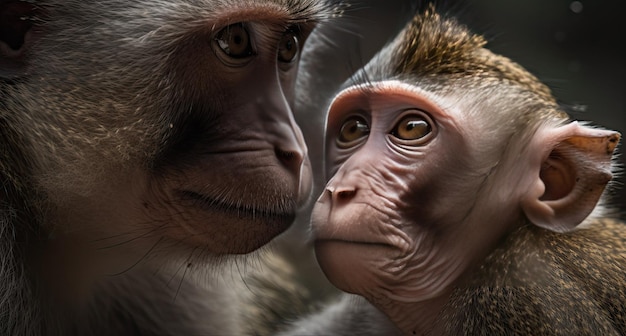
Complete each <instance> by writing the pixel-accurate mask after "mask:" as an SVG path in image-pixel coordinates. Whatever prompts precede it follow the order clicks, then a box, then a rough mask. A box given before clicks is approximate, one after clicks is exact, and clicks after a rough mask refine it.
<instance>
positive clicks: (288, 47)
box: [278, 31, 299, 63]
mask: <svg viewBox="0 0 626 336" xmlns="http://www.w3.org/2000/svg"><path fill="white" fill-rule="evenodd" d="M298 50H299V46H298V38H297V37H296V35H295V34H294V33H293V32H291V31H287V32H286V33H285V35H283V37H282V38H281V39H280V42H279V44H278V60H279V61H281V62H285V63H289V62H291V61H293V60H294V58H296V55H298Z"/></svg>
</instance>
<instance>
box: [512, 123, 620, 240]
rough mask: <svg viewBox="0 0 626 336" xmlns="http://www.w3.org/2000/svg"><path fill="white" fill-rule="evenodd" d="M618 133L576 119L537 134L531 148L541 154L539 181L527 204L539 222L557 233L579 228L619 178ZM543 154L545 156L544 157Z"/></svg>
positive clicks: (536, 169)
mask: <svg viewBox="0 0 626 336" xmlns="http://www.w3.org/2000/svg"><path fill="white" fill-rule="evenodd" d="M619 139H620V134H619V133H618V132H615V131H609V130H602V129H596V128H592V127H588V126H584V125H581V124H579V123H578V122H572V123H570V124H567V125H564V126H560V127H544V128H542V129H540V130H539V131H538V132H537V133H535V135H534V138H533V140H532V141H531V144H530V146H532V147H533V148H530V150H529V152H531V153H536V155H537V156H536V157H535V158H534V159H535V160H534V162H536V163H537V164H536V165H535V166H534V167H533V169H532V171H530V172H529V173H530V174H533V175H534V176H535V177H533V179H534V182H533V186H532V187H531V188H530V191H529V193H528V194H527V195H526V197H525V198H524V200H523V201H522V208H523V210H524V213H525V214H526V216H527V217H528V219H529V220H530V221H531V222H532V223H533V224H535V225H538V226H540V227H543V228H545V229H548V230H551V231H556V232H567V231H571V230H573V229H574V228H575V227H576V226H578V225H579V224H580V223H581V222H582V221H584V220H585V218H587V216H589V214H590V213H591V212H592V211H593V209H594V208H595V207H596V205H597V204H598V202H599V201H600V197H601V196H602V193H603V192H604V189H605V187H606V185H607V183H608V182H609V181H610V180H611V179H612V178H613V174H612V172H611V164H612V158H613V152H614V150H615V147H616V146H617V144H618V142H619ZM539 156H540V157H539Z"/></svg>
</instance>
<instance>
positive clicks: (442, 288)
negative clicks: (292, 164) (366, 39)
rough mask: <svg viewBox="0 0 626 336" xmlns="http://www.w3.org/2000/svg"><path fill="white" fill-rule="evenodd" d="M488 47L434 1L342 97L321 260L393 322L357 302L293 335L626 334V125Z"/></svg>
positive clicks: (329, 149)
mask: <svg viewBox="0 0 626 336" xmlns="http://www.w3.org/2000/svg"><path fill="white" fill-rule="evenodd" d="M485 45H486V40H485V39H484V37H482V36H479V35H476V34H473V33H472V32H470V31H469V30H468V29H467V28H466V27H464V26H463V25H461V24H460V23H458V22H457V21H455V20H454V19H448V18H445V17H444V16H443V15H441V14H438V13H437V12H436V10H435V9H434V8H433V7H432V6H431V7H429V8H428V9H427V10H425V11H424V12H422V13H420V14H418V15H417V16H415V17H414V19H413V20H412V21H411V22H410V23H409V24H408V25H407V26H406V28H405V29H404V30H403V31H402V32H401V33H400V34H399V36H397V37H396V38H395V40H393V41H392V42H391V43H390V44H389V45H388V46H387V47H385V48H384V49H383V50H382V51H381V52H380V53H379V54H378V55H377V56H376V57H375V58H374V59H373V60H372V61H371V62H370V63H369V64H368V65H367V66H365V68H364V69H362V70H361V71H360V72H358V73H357V74H356V75H355V76H354V77H353V78H352V79H351V80H350V81H349V82H348V83H346V85H345V86H344V87H345V89H343V90H342V91H341V92H340V93H339V94H338V95H337V96H336V97H335V98H334V100H333V101H332V103H331V105H330V108H329V113H328V119H327V128H326V142H325V151H326V154H325V157H326V160H327V161H326V164H325V165H326V174H327V176H329V177H331V178H330V181H329V182H328V184H327V186H326V188H325V190H324V192H323V194H322V195H321V196H320V198H319V200H318V201H317V203H316V205H315V208H314V210H313V217H312V234H313V238H314V242H315V252H316V256H317V259H318V261H319V263H320V266H321V268H322V270H323V271H324V273H325V274H326V276H327V277H328V278H329V280H330V281H331V282H332V283H333V284H334V285H335V286H336V287H337V288H339V289H341V290H343V291H345V292H348V293H353V294H358V295H360V296H362V297H364V298H365V299H366V300H367V301H369V303H371V304H372V305H373V306H374V307H376V308H377V309H379V310H380V311H382V312H383V313H384V315H385V316H386V317H387V318H388V319H389V321H391V322H392V323H393V325H391V324H390V323H389V321H387V320H386V319H385V318H384V317H382V316H378V317H376V315H375V314H376V313H375V311H374V310H373V309H372V308H371V306H369V305H368V304H367V303H365V302H361V303H355V300H354V299H346V300H344V301H342V302H341V303H339V304H338V305H337V306H335V307H331V308H330V309H329V310H328V311H327V312H324V313H322V314H320V315H318V316H315V317H312V318H311V319H310V320H308V321H304V322H302V323H300V324H299V327H297V328H295V329H294V330H292V331H291V334H307V335H311V334H328V333H332V334H335V335H337V334H358V335H364V334H381V333H384V334H389V333H398V334H405V335H624V334H626V277H625V272H624V270H625V269H626V226H625V225H624V223H622V222H620V221H619V220H617V219H614V218H611V216H610V215H609V211H608V208H607V207H606V206H604V205H603V203H605V202H604V201H605V200H604V198H603V197H604V196H603V194H605V189H606V187H607V184H608V183H609V182H610V181H611V179H612V175H613V170H614V165H613V164H612V160H613V158H614V151H615V148H616V146H617V144H618V142H619V139H620V134H619V133H618V132H615V131H609V130H604V129H600V128H596V127H592V126H590V125H588V124H585V123H581V122H577V121H572V120H571V119H570V118H569V116H568V115H567V114H566V113H565V112H564V111H563V109H562V108H561V107H560V106H559V105H558V104H557V102H556V100H555V98H554V97H553V96H552V94H551V92H550V90H549V88H548V87H547V86H546V85H544V84H542V83H541V82H540V81H539V80H538V79H537V78H535V77H534V76H533V75H531V74H530V73H528V72H527V71H526V70H525V69H523V68H522V67H520V66H519V65H518V64H516V63H514V62H512V61H511V60H509V59H507V58H505V57H503V56H500V55H497V54H494V53H493V52H491V51H490V50H488V49H486V48H485ZM331 311H332V315H331V314H330V313H329V312H331ZM337 312H339V314H337ZM330 316H334V317H330ZM360 316H364V317H362V318H361V317H360ZM374 318H377V319H378V321H379V322H376V323H378V324H377V325H376V323H373V320H372V319H374ZM394 326H395V327H394ZM395 328H397V329H395Z"/></svg>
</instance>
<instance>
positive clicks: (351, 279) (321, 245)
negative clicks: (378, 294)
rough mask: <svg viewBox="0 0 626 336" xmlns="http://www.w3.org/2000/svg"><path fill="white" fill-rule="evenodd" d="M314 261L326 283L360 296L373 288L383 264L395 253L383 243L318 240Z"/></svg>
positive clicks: (315, 244) (392, 248)
mask: <svg viewBox="0 0 626 336" xmlns="http://www.w3.org/2000/svg"><path fill="white" fill-rule="evenodd" d="M314 246H315V255H316V257H317V261H318V263H319V265H320V267H321V269H322V271H323V272H324V274H325V275H326V277H327V278H328V280H329V281H330V282H331V283H332V284H333V285H334V286H335V287H337V288H339V289H340V290H342V291H345V292H348V293H352V294H358V295H363V294H365V293H368V292H370V290H369V288H371V287H374V286H376V284H378V283H379V282H380V281H379V276H378V275H377V274H376V272H378V271H380V270H381V269H382V267H383V265H386V264H388V261H389V258H390V256H392V255H395V254H396V253H397V249H396V248H395V247H393V246H391V245H389V244H384V243H367V242H354V241H345V240H327V239H320V240H316V241H315V243H314Z"/></svg>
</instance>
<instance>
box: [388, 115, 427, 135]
mask: <svg viewBox="0 0 626 336" xmlns="http://www.w3.org/2000/svg"><path fill="white" fill-rule="evenodd" d="M431 132H432V127H431V125H430V123H429V120H428V119H427V118H426V117H424V116H423V115H420V114H410V115H407V116H405V117H403V118H402V119H400V121H399V122H398V123H397V124H396V125H395V126H394V127H393V130H392V131H391V135H393V136H395V137H396V138H398V139H401V140H407V141H412V140H419V139H422V138H424V137H425V136H427V135H429V134H430V133H431Z"/></svg>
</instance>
